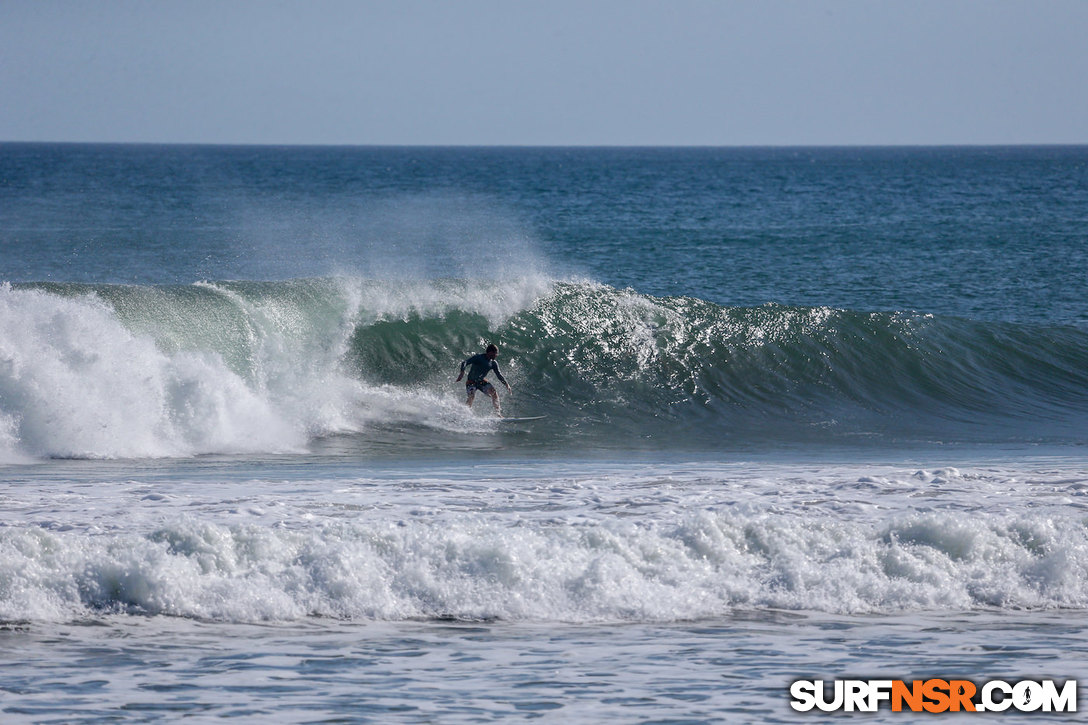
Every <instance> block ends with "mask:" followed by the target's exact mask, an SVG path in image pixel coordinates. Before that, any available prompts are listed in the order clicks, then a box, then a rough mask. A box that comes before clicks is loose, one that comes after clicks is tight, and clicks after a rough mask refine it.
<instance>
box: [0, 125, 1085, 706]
mask: <svg viewBox="0 0 1088 725" xmlns="http://www.w3.org/2000/svg"><path fill="white" fill-rule="evenodd" d="M1086 222H1088V148H1086V147H1039V148H990V147H982V148H887V149H882V148H872V149H854V148H848V149H847V148H844V149H808V148H798V149H558V148H557V149H548V148H532V149H489V148H480V149H472V148H456V149H454V148H433V149H430V148H308V147H305V148H304V147H200V146H92V145H46V144H0V715H2V719H3V722H5V723H7V722H16V723H19V722H28V723H30V722H33V723H38V722H63V723H70V722H88V723H89V722H103V721H109V722H156V721H172V720H175V719H180V718H182V717H185V718H187V719H190V720H193V721H197V722H199V721H202V720H208V721H210V720H218V719H220V718H222V717H234V718H237V719H239V720H241V721H251V722H333V721H335V722H345V721H346V722H482V721H497V720H502V721H506V720H530V719H542V720H545V721H552V720H559V719H563V720H565V721H570V722H586V723H593V722H602V721H615V722H801V721H810V720H813V718H814V717H816V716H814V715H813V714H812V713H808V714H803V713H797V712H794V711H793V710H792V709H791V708H790V706H789V701H790V695H789V686H790V684H791V683H792V682H793V681H795V680H797V679H827V680H830V679H836V678H877V679H928V678H931V677H936V678H943V679H949V678H961V679H971V680H973V681H976V682H982V681H985V680H987V679H992V678H997V679H1004V680H1009V681H1015V680H1022V679H1032V680H1039V679H1044V678H1055V679H1059V680H1066V679H1078V680H1084V679H1085V678H1086V677H1088V630H1086V625H1088V448H1086V446H1088V294H1086V291H1088V289H1086V287H1088V231H1086V229H1088V225H1086ZM491 341H494V342H496V343H497V344H498V345H499V346H500V355H499V364H500V366H501V368H502V370H503V373H504V375H505V376H506V378H507V379H508V380H509V381H510V383H511V384H512V386H513V392H512V393H507V392H506V391H505V390H504V389H502V388H501V386H500V396H501V399H502V405H503V411H504V413H505V414H506V415H508V416H546V417H544V418H543V419H540V420H535V421H530V422H502V421H499V420H497V419H496V418H494V417H493V416H491V415H490V404H489V402H488V401H487V400H486V399H484V400H482V401H481V400H479V399H478V400H477V402H476V405H475V407H474V408H472V409H469V408H468V407H466V406H465V405H464V392H463V387H461V385H460V384H457V383H455V382H454V378H455V377H456V375H457V370H458V366H459V364H460V362H461V360H463V359H464V358H466V357H468V356H469V355H471V354H474V353H475V352H478V351H479V350H481V349H482V347H483V346H484V345H485V344H486V343H488V342H491ZM933 717H934V716H933V715H925V714H921V715H910V714H907V713H891V712H889V711H887V710H885V711H884V712H882V713H878V714H876V715H861V714H855V715H853V718H854V719H858V718H862V719H869V720H876V721H879V720H884V719H887V720H894V721H895V722H925V721H927V720H930V719H932V718H933ZM1015 717H1016V716H1015V715H1010V714H1008V713H1005V714H1002V715H998V714H994V715H991V716H985V715H981V716H980V715H975V716H974V717H973V720H987V719H995V720H1000V719H1005V720H1008V721H1010V722H1011V721H1012V720H1013V719H1014V718H1015ZM1069 717H1070V716H1069V715H1068V714H1059V713H1052V714H1047V713H1034V714H1033V718H1035V719H1039V720H1048V719H1050V720H1055V721H1059V720H1060V721H1064V720H1065V719H1068V718H1069Z"/></svg>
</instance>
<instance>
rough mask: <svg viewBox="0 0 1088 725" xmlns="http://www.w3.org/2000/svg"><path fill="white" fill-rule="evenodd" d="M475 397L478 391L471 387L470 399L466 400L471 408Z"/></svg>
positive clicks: (466, 403)
mask: <svg viewBox="0 0 1088 725" xmlns="http://www.w3.org/2000/svg"><path fill="white" fill-rule="evenodd" d="M475 398H476V391H475V390H474V389H472V388H469V391H468V400H466V401H465V405H467V406H468V407H470V408H471V407H472V401H473V400H474V399H475Z"/></svg>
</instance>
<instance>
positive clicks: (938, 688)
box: [790, 679, 1077, 713]
mask: <svg viewBox="0 0 1088 725" xmlns="http://www.w3.org/2000/svg"><path fill="white" fill-rule="evenodd" d="M790 696H791V697H792V698H793V699H792V700H791V701H790V707H792V708H793V709H794V710H797V711H799V712H809V711H810V710H812V709H817V710H821V711H823V712H834V711H836V710H842V711H844V712H876V711H877V710H879V709H880V707H881V705H882V704H884V703H887V704H888V706H890V707H891V710H892V712H901V711H903V710H907V711H911V712H933V713H938V712H1004V711H1006V710H1014V711H1017V712H1036V711H1039V712H1076V711H1077V681H1076V680H1066V681H1065V682H1064V683H1062V684H1061V685H1060V686H1059V685H1058V682H1057V681H1055V680H1020V681H1019V682H1005V681H1004V680H990V681H988V682H984V683H982V685H981V686H979V685H976V684H975V683H974V682H972V681H971V680H942V679H929V680H911V681H909V682H907V681H904V680H833V681H831V682H828V683H825V682H824V680H797V681H796V682H794V683H793V684H792V685H791V686H790Z"/></svg>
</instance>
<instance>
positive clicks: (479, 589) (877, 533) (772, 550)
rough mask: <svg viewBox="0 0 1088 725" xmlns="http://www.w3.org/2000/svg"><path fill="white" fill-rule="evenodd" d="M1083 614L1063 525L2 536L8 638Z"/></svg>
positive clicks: (927, 517) (456, 522) (682, 525)
mask: <svg viewBox="0 0 1088 725" xmlns="http://www.w3.org/2000/svg"><path fill="white" fill-rule="evenodd" d="M1067 607H1068V608H1084V607H1088V534H1086V531H1085V527H1084V525H1083V523H1082V522H1080V521H1079V520H1076V519H1075V518H1074V517H1069V518H1055V517H1053V516H1047V517H1040V516H1035V517H1029V516H1005V517H1001V516H994V515H990V514H988V515H972V514H969V513H968V514H964V513H957V514H955V515H952V514H937V513H933V514H914V515H909V516H902V517H900V518H899V519H897V520H894V521H891V522H880V523H875V522H861V521H849V520H842V519H840V518H837V517H835V518H832V517H821V516H815V517H814V516H811V515H806V514H804V513H802V512H795V513H781V512H779V513H770V512H766V513H758V512H755V513H752V512H750V513H747V514H740V513H737V512H723V511H717V512H715V511H702V512H699V513H691V514H683V515H676V516H665V517H663V518H658V519H656V520H652V521H651V520H645V519H640V520H626V519H622V518H612V519H605V520H595V521H583V522H578V521H571V522H567V523H554V522H552V523H532V522H529V523H526V522H518V523H517V524H512V523H511V522H509V521H502V520H496V519H495V518H490V519H488V518H483V517H476V516H472V515H462V516H452V517H451V516H445V517H443V518H442V520H441V521H428V520H424V519H415V520H407V521H385V522H378V523H372V524H367V523H365V522H334V523H326V524H324V525H317V526H310V527H307V528H302V529H291V528H281V527H277V526H265V525H228V524H215V523H210V522H200V521H196V520H193V519H189V518H177V519H176V520H174V521H172V522H169V523H165V524H163V525H161V526H160V527H158V528H156V529H155V530H153V531H150V532H148V533H146V534H140V533H136V532H131V531H120V530H107V531H98V532H93V533H92V532H80V531H76V530H67V531H66V530H59V531H54V530H50V529H48V528H43V527H38V526H7V527H0V621H5V622H12V621H70V620H73V619H80V618H85V617H94V616H99V615H101V614H111V613H116V614H138V615H169V616H184V617H193V618H198V619H205V620H210V621H233V622H252V621H265V620H281V621H282V620H295V619H300V618H305V617H311V616H321V617H334V618H349V619H379V620H404V619H419V618H422V619H434V618H453V619H460V620H478V619H492V618H494V619H503V620H537V621H573V622H589V621H624V620H636V621H646V620H657V621H675V620H682V619H695V618H706V617H714V616H722V615H725V614H728V613H729V612H731V611H734V610H738V609H740V610H745V609H764V608H778V609H790V610H810V611H825V612H837V613H846V612H853V613H859V612H880V613H887V612H900V611H910V610H918V609H926V610H930V611H932V610H958V611H962V610H968V609H977V608H989V609H1023V608H1067Z"/></svg>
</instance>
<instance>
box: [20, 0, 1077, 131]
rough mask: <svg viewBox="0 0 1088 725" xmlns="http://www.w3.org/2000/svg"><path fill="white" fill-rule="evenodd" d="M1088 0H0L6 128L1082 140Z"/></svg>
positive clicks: (21, 129)
mask: <svg viewBox="0 0 1088 725" xmlns="http://www.w3.org/2000/svg"><path fill="white" fill-rule="evenodd" d="M1086 87H1088V0H1023V1H1021V0H901V1H897V2H893V1H891V0H888V1H879V0H841V1H833V0H828V1H826V2H820V1H818V0H759V1H756V0H743V1H739V0H738V1H734V0H718V1H713V0H661V1H660V2H658V1H640V0H626V1H625V0H596V1H595V0H569V1H568V0H539V1H536V2H521V1H519V0H495V1H493V2H492V1H483V0H461V1H457V0H447V1H444V2H440V1H437V0H435V1H426V0H389V1H388V2H367V1H363V0H358V1H355V2H352V1H349V0H309V1H305V2H304V1H299V2H275V1H271V0H268V1H264V2H256V1H251V0H209V1H204V0H192V1H181V0H178V1H174V2H171V1H170V0H163V1H145V0H85V1H74V0H73V1H69V2H65V1H60V0H0V140H7V141H27V140H34V141H141V142H144V141H147V142H215V143H331V144H624V145H626V144H668V145H673V144H681V145H684V144H698V145H703V144H712V145H749V144H903V143H909V144H914V143H917V144H944V143H1086V142H1088V92H1086V90H1085V89H1086Z"/></svg>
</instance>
